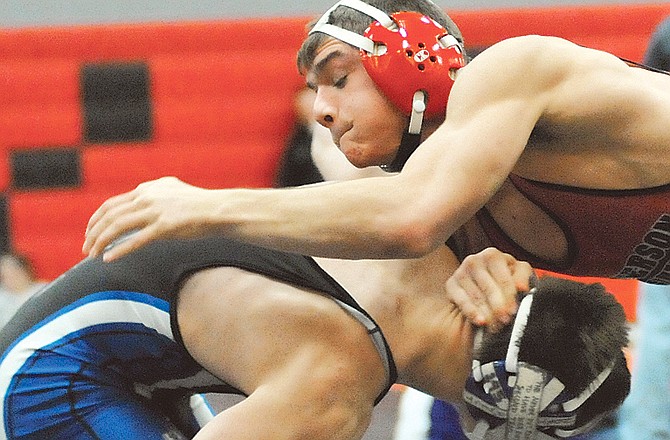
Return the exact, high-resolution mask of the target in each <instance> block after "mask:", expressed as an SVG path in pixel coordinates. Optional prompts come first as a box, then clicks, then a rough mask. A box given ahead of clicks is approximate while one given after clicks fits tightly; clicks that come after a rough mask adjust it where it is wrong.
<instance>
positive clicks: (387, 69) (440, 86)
mask: <svg viewBox="0 0 670 440" xmlns="http://www.w3.org/2000/svg"><path fill="white" fill-rule="evenodd" d="M391 18H392V19H393V21H394V22H395V23H396V25H397V29H390V28H388V27H385V26H383V25H382V24H381V23H380V22H379V21H375V22H374V23H372V25H370V27H369V28H368V29H367V30H366V31H365V33H364V36H365V37H367V38H369V39H370V40H372V41H373V42H374V43H375V49H376V50H375V51H374V52H367V51H365V50H361V58H362V60H363V65H364V66H365V69H366V71H367V72H368V75H370V78H372V80H373V81H374V82H375V84H376V85H377V87H379V89H380V90H381V91H382V92H383V93H384V95H386V97H387V98H389V99H390V100H391V102H393V103H394V104H395V105H396V106H397V107H398V108H400V109H401V110H402V111H403V113H405V114H407V115H409V114H410V113H411V111H412V109H413V108H412V104H413V102H414V94H415V93H416V92H417V91H423V92H424V93H425V94H426V95H427V98H428V101H427V103H426V108H425V115H426V116H428V117H431V116H436V115H444V113H445V111H446V107H447V100H448V98H449V92H450V91H451V87H452V85H453V83H454V79H453V73H452V70H455V69H459V68H461V67H463V66H465V58H464V56H463V49H462V48H461V45H460V43H459V42H458V41H457V40H456V38H454V37H453V36H452V35H450V34H449V33H448V32H447V30H446V29H445V28H444V27H443V26H442V25H440V24H439V23H437V22H436V21H435V20H433V19H432V18H430V17H428V16H426V15H422V14H420V13H418V12H397V13H395V14H391ZM378 48H383V49H378Z"/></svg>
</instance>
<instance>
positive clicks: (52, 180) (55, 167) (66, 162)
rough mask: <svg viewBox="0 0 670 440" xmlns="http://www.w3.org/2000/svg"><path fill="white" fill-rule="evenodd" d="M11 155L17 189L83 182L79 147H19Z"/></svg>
mask: <svg viewBox="0 0 670 440" xmlns="http://www.w3.org/2000/svg"><path fill="white" fill-rule="evenodd" d="M9 159H10V165H11V176H12V187H13V188H14V189H24V190H25V189H44V188H69V187H77V186H79V185H80V184H81V164H80V162H81V159H80V155H79V151H78V150H77V149H74V148H54V149H52V148H49V149H36V150H17V151H13V152H12V153H11V154H10V158H9Z"/></svg>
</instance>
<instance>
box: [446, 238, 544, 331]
mask: <svg viewBox="0 0 670 440" xmlns="http://www.w3.org/2000/svg"><path fill="white" fill-rule="evenodd" d="M531 276H533V270H532V268H531V266H530V265H529V264H528V263H526V262H521V261H517V260H516V259H515V258H514V257H512V256H511V255H509V254H506V253H504V252H501V251H499V250H497V249H494V248H489V249H485V250H484V251H482V252H480V253H478V254H475V255H470V256H468V257H467V258H465V259H464V260H463V262H462V263H461V265H460V266H459V268H458V269H457V270H456V271H455V272H454V274H453V275H452V276H451V277H450V278H449V280H448V281H447V284H446V289H447V293H448V295H449V298H450V300H451V301H452V302H454V304H456V305H457V306H458V307H459V309H460V310H461V312H462V313H463V314H464V315H465V316H466V318H467V319H468V320H470V321H471V322H473V323H474V324H475V325H479V326H486V327H488V328H489V330H490V331H497V330H499V329H500V327H502V326H503V325H506V324H508V323H509V322H511V320H512V318H513V316H514V315H515V314H516V311H517V308H518V304H517V294H518V292H524V291H528V290H529V287H530V286H529V279H530V278H531Z"/></svg>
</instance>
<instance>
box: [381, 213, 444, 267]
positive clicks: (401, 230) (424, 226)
mask: <svg viewBox="0 0 670 440" xmlns="http://www.w3.org/2000/svg"><path fill="white" fill-rule="evenodd" d="M394 220H395V223H394V225H393V226H391V227H389V228H388V229H387V230H388V231H390V233H389V234H388V236H387V237H385V239H384V241H385V242H386V243H389V252H388V255H387V256H388V257H390V258H420V257H423V256H425V255H428V254H429V253H431V252H432V251H434V250H435V249H436V248H438V247H439V246H440V245H443V244H444V242H445V241H446V238H444V237H443V236H442V234H441V231H440V230H439V228H438V227H437V226H436V225H434V224H432V223H431V222H430V221H427V220H426V219H425V218H405V219H402V218H398V217H396V218H395V219H394Z"/></svg>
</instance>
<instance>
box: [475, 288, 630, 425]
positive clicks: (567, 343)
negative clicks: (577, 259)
mask: <svg viewBox="0 0 670 440" xmlns="http://www.w3.org/2000/svg"><path fill="white" fill-rule="evenodd" d="M511 331H512V326H511V325H510V326H507V327H506V328H505V329H503V330H502V331H501V332H499V333H496V334H489V335H487V336H486V337H485V338H484V340H483V342H482V347H481V350H480V353H479V356H480V357H479V359H480V360H481V361H482V363H486V362H490V361H494V360H499V359H504V358H505V354H506V351H507V346H508V342H509V339H510V334H511ZM627 343H628V323H627V321H626V315H625V313H624V310H623V307H622V306H621V304H619V302H617V300H616V298H614V296H613V295H611V294H610V293H608V292H607V291H606V290H605V287H604V286H603V285H602V284H600V283H594V284H585V283H581V282H576V281H572V280H568V279H563V278H556V277H549V276H545V277H542V278H540V280H539V281H538V283H537V291H536V293H535V295H534V298H533V304H532V306H531V310H530V314H529V316H528V323H527V325H526V329H525V331H524V335H523V338H522V339H521V343H520V347H519V360H520V361H524V362H527V363H529V364H532V365H536V366H538V367H541V368H543V369H544V370H546V371H548V372H550V373H552V374H553V375H554V376H555V377H556V378H558V379H559V380H560V381H561V382H562V383H563V384H564V385H565V387H566V391H567V392H569V393H570V394H572V395H577V394H579V393H580V392H581V391H583V390H584V389H585V388H586V386H587V385H588V384H590V383H591V382H592V381H593V380H594V379H595V378H596V377H597V376H598V375H599V374H600V373H601V372H602V371H603V370H605V369H606V368H607V367H609V366H611V365H612V364H614V366H613V369H612V372H611V373H610V375H609V377H608V378H607V380H605V382H604V383H603V384H602V385H601V386H600V388H599V389H598V390H597V391H596V392H595V393H594V394H593V395H592V396H591V398H590V399H589V400H587V401H586V402H585V403H584V404H583V406H582V407H581V409H580V411H579V418H578V420H577V424H578V425H579V424H581V423H582V422H585V421H587V420H590V419H593V418H594V417H596V416H597V415H598V414H603V413H607V412H610V411H612V410H614V409H616V408H617V407H618V406H619V405H621V403H623V400H624V399H625V398H626V396H627V395H628V392H629V391H630V372H629V371H628V367H627V364H626V359H625V357H624V353H623V348H624V347H625V346H626V345H627ZM580 419H581V420H580Z"/></svg>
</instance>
